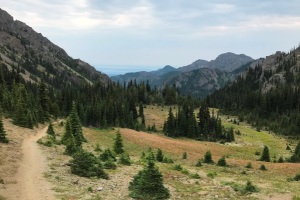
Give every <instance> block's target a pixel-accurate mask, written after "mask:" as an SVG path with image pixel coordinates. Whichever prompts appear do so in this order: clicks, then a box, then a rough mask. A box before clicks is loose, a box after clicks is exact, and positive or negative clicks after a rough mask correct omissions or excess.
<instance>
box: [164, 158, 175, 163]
mask: <svg viewBox="0 0 300 200" xmlns="http://www.w3.org/2000/svg"><path fill="white" fill-rule="evenodd" d="M163 163H174V161H173V160H172V159H171V158H167V157H164V160H163Z"/></svg>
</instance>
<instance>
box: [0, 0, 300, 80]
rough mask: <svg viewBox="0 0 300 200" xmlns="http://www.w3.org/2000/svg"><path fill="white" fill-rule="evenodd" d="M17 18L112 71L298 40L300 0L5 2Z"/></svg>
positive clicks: (280, 46) (1, 2)
mask: <svg viewBox="0 0 300 200" xmlns="http://www.w3.org/2000/svg"><path fill="white" fill-rule="evenodd" d="M0 7H1V8H2V9H4V10H6V11H7V12H8V13H9V14H11V15H12V16H13V17H14V19H16V20H20V21H22V22H25V23H26V24H27V25H29V26H30V27H32V28H33V29H35V30H36V31H37V32H40V33H42V34H43V36H45V37H47V38H48V39H49V40H51V41H52V42H53V43H55V44H57V45H58V46H60V47H62V48H63V49H64V50H66V52H67V53H68V54H69V55H70V56H72V57H73V58H80V59H82V60H84V61H86V62H88V63H90V64H91V65H93V66H94V67H96V68H97V69H98V70H100V71H102V72H105V73H108V74H111V75H112V74H123V73H125V72H129V71H151V70H154V69H158V68H162V67H164V66H165V65H171V66H173V67H181V66H185V65H188V64H190V63H192V62H194V61H195V60H197V59H204V60H208V61H209V60H213V59H215V58H216V57H217V56H218V55H219V54H222V53H226V52H233V53H236V54H246V55H248V56H251V57H252V58H254V59H256V58H260V57H265V56H268V55H271V54H273V53H275V52H276V51H285V52H287V51H289V50H290V49H292V48H293V47H297V46H298V45H299V44H300V43H299V42H300V37H299V36H300V12H299V11H300V3H299V0H288V1H283V0H251V1H246V0H227V1H221V0H210V1H203V0H126V1H125V0H51V1H49V0H0Z"/></svg>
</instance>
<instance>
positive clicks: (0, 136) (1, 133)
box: [0, 114, 8, 143]
mask: <svg viewBox="0 0 300 200" xmlns="http://www.w3.org/2000/svg"><path fill="white" fill-rule="evenodd" d="M0 142H2V143H8V139H7V137H6V133H5V130H4V126H3V121H2V116H1V114H0Z"/></svg>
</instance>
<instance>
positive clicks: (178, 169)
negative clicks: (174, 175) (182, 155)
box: [173, 164, 183, 171]
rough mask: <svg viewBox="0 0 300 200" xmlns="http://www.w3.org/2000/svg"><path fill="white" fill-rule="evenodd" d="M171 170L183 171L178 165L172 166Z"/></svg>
mask: <svg viewBox="0 0 300 200" xmlns="http://www.w3.org/2000/svg"><path fill="white" fill-rule="evenodd" d="M173 169H174V170H176V171H181V170H183V168H182V166H181V165H180V164H176V165H174V166H173Z"/></svg>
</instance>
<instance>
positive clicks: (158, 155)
mask: <svg viewBox="0 0 300 200" xmlns="http://www.w3.org/2000/svg"><path fill="white" fill-rule="evenodd" d="M156 160H157V161H158V162H163V160H164V154H163V152H162V150H161V149H157V153H156Z"/></svg>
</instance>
